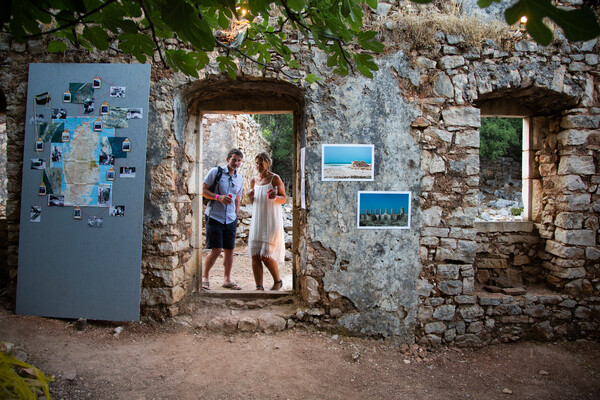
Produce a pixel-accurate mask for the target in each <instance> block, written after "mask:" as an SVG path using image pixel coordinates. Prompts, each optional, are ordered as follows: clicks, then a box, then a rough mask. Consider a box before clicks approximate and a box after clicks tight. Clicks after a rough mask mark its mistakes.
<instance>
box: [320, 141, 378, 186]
mask: <svg viewBox="0 0 600 400" xmlns="http://www.w3.org/2000/svg"><path fill="white" fill-rule="evenodd" d="M322 150H323V156H322V163H321V176H322V180H324V181H372V180H374V171H375V168H374V165H373V164H374V163H373V159H374V146H373V145H372V144H324V145H323V147H322Z"/></svg>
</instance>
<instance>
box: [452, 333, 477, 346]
mask: <svg viewBox="0 0 600 400" xmlns="http://www.w3.org/2000/svg"><path fill="white" fill-rule="evenodd" d="M454 343H456V345H457V346H461V347H478V346H481V344H482V343H481V339H479V338H478V337H477V335H474V334H472V333H467V334H464V335H458V336H456V339H454Z"/></svg>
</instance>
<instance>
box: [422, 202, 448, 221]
mask: <svg viewBox="0 0 600 400" xmlns="http://www.w3.org/2000/svg"><path fill="white" fill-rule="evenodd" d="M442 211H443V209H442V207H439V206H433V207H430V208H427V209H425V210H422V212H421V216H422V218H423V225H424V226H439V225H440V222H441V220H442Z"/></svg>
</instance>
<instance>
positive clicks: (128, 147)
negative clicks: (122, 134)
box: [121, 138, 131, 151]
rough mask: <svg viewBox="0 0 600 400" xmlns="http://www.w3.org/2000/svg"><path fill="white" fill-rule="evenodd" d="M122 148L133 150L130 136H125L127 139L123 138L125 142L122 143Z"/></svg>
mask: <svg viewBox="0 0 600 400" xmlns="http://www.w3.org/2000/svg"><path fill="white" fill-rule="evenodd" d="M121 150H123V151H131V142H130V141H129V139H128V138H125V140H123V144H122V145H121Z"/></svg>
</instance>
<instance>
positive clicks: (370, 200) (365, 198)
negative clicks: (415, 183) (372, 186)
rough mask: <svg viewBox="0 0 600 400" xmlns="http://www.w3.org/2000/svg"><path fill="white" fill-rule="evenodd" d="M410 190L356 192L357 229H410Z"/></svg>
mask: <svg viewBox="0 0 600 400" xmlns="http://www.w3.org/2000/svg"><path fill="white" fill-rule="evenodd" d="M410 194H411V192H362V191H359V192H358V215H357V228H358V229H410V197H411V196H410Z"/></svg>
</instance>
